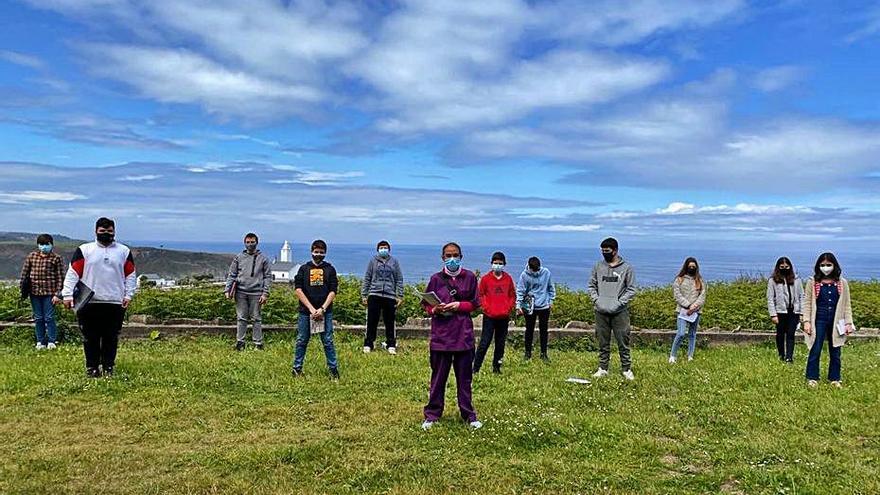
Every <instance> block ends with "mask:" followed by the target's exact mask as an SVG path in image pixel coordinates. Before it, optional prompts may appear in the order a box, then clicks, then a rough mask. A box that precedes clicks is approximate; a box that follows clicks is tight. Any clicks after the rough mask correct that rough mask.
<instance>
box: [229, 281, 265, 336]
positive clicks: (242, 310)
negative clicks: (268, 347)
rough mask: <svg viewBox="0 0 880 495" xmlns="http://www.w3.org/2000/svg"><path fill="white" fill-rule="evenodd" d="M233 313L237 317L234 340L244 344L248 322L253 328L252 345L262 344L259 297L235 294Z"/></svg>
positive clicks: (261, 319) (257, 295)
mask: <svg viewBox="0 0 880 495" xmlns="http://www.w3.org/2000/svg"><path fill="white" fill-rule="evenodd" d="M235 313H236V316H237V317H238V329H237V331H236V333H235V340H237V341H238V342H244V337H245V335H247V325H248V320H250V321H251V322H252V324H253V326H254V343H255V344H262V343H263V318H262V315H261V312H260V295H259V294H256V295H251V294H242V293H241V292H236V293H235Z"/></svg>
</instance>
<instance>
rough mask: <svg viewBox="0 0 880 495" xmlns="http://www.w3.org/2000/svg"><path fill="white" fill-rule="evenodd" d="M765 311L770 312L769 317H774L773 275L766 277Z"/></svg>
mask: <svg viewBox="0 0 880 495" xmlns="http://www.w3.org/2000/svg"><path fill="white" fill-rule="evenodd" d="M767 312H768V313H769V314H770V318H776V317H777V313H776V283H775V282H773V277H770V278H768V279H767Z"/></svg>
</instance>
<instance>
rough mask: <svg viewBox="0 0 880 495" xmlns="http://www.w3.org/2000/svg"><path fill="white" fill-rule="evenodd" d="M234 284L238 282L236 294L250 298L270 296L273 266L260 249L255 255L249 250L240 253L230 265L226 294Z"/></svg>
mask: <svg viewBox="0 0 880 495" xmlns="http://www.w3.org/2000/svg"><path fill="white" fill-rule="evenodd" d="M233 282H237V286H236V289H235V291H236V292H240V293H242V294H247V295H249V296H259V295H261V294H265V295H267V296H268V295H269V286H270V285H271V284H272V266H271V265H270V264H269V260H268V259H267V258H266V257H265V256H263V253H261V252H260V250H259V249H258V250H256V251H255V252H254V254H249V253H248V252H247V250H244V251H242V252H240V253H238V254H237V255H235V258H233V260H232V264H231V265H229V274H228V275H227V276H226V289H225V290H226V292H229V290H230V289H232V284H233Z"/></svg>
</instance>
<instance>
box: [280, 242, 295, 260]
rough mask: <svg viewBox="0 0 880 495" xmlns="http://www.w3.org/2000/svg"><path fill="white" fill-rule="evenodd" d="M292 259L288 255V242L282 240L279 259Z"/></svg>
mask: <svg viewBox="0 0 880 495" xmlns="http://www.w3.org/2000/svg"><path fill="white" fill-rule="evenodd" d="M291 260H292V256H291V255H290V243H289V242H287V241H284V245H283V246H281V259H280V260H279V261H281V262H282V263H290V262H291Z"/></svg>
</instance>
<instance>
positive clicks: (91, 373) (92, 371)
mask: <svg viewBox="0 0 880 495" xmlns="http://www.w3.org/2000/svg"><path fill="white" fill-rule="evenodd" d="M86 376H87V377H89V378H100V377H101V370H99V369H98V368H86Z"/></svg>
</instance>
